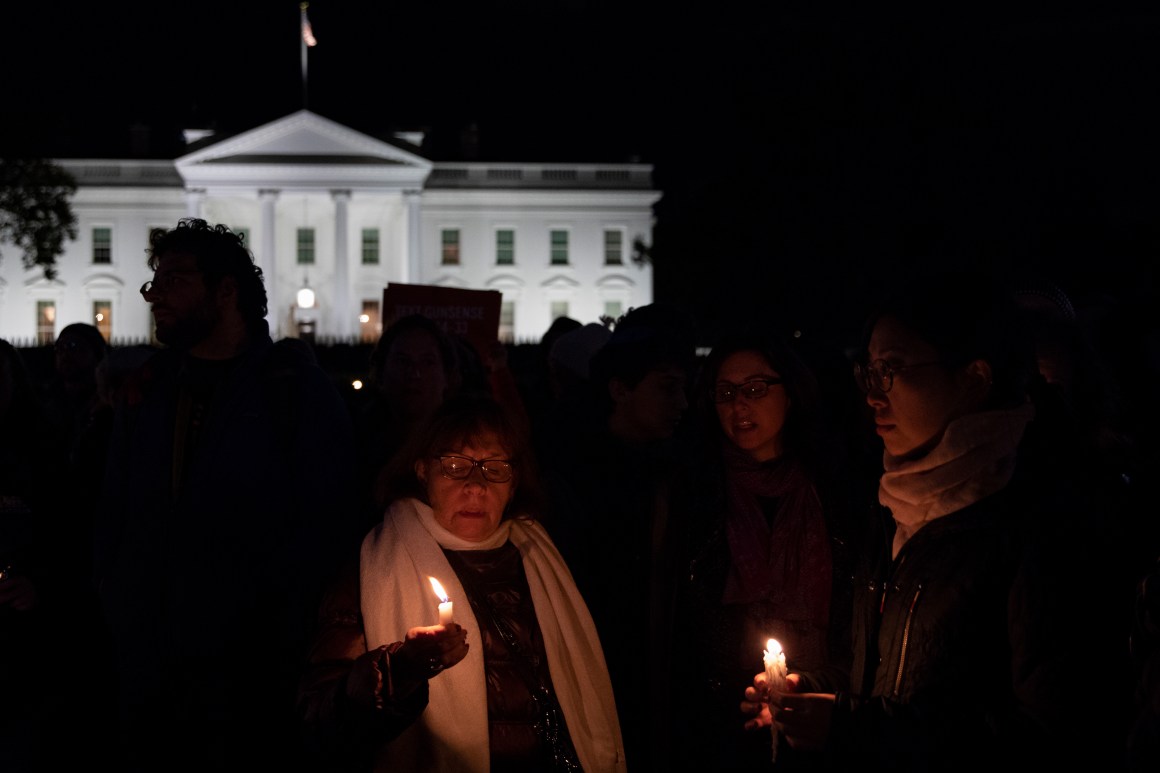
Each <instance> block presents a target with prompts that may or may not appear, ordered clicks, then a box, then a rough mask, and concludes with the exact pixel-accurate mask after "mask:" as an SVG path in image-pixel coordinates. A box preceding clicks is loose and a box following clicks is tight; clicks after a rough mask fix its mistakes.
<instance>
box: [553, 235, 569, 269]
mask: <svg viewBox="0 0 1160 773" xmlns="http://www.w3.org/2000/svg"><path fill="white" fill-rule="evenodd" d="M551 239H552V265H553V266H566V265H568V232H567V231H552V235H551Z"/></svg>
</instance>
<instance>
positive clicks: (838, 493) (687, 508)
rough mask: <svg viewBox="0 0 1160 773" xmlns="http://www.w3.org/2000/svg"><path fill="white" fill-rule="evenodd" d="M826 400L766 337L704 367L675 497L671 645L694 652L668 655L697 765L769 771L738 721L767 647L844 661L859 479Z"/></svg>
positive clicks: (790, 356) (731, 346)
mask: <svg viewBox="0 0 1160 773" xmlns="http://www.w3.org/2000/svg"><path fill="white" fill-rule="evenodd" d="M821 394H822V393H821V389H820V386H819V383H818V380H817V378H816V377H815V374H814V372H813V371H812V370H811V368H810V367H808V366H807V365H806V363H805V362H804V361H803V359H802V358H801V357H799V356H798V354H797V353H796V352H795V351H794V350H793V349H791V348H790V346H789V345H788V344H787V343H785V342H784V341H783V340H782V339H780V338H779V337H777V336H775V335H773V334H770V333H769V332H767V331H764V330H760V329H744V330H736V331H732V332H730V333H729V334H727V335H726V336H724V337H723V338H722V339H721V340H719V341H718V342H716V344H715V345H714V346H713V348H712V350H711V352H710V353H709V355H708V356H707V358H706V359H705V361H704V362H703V364H702V367H701V371H700V374H699V378H698V381H697V386H696V389H695V413H696V417H697V419H698V424H697V426H698V435H697V438H698V440H697V448H696V449H695V451H694V455H695V462H694V463H693V464H691V465H690V468H691V469H690V472H689V474H687V475H683V476H682V480H683V481H684V483H685V486H686V489H687V490H685V491H683V492H682V493H680V494H679V495H677V496H675V497H674V501H675V507H676V508H677V510H678V512H681V513H682V521H683V542H684V547H683V553H684V554H685V561H684V565H683V566H682V567H681V569H680V580H681V586H680V595H679V598H678V618H677V620H678V624H677V625H678V630H677V635H676V636H675V638H676V639H677V640H678V641H679V645H678V646H680V647H682V648H687V652H686V653H685V654H684V655H683V656H680V657H677V658H675V659H674V660H675V662H676V663H678V664H679V667H678V672H677V673H676V674H675V675H674V679H675V680H677V681H678V682H679V683H680V685H681V686H680V687H679V688H678V689H674V690H673V692H674V693H675V694H677V695H679V696H680V699H681V700H685V701H688V705H687V707H686V708H685V709H684V710H682V711H678V712H676V714H677V715H678V716H679V717H682V718H683V721H686V722H687V723H688V726H687V727H683V728H682V730H681V732H680V733H677V734H674V735H675V737H678V738H680V739H681V745H682V748H685V749H686V751H685V752H684V753H683V754H682V755H681V756H682V757H683V758H685V759H693V760H695V761H696V762H695V763H694V764H693V765H692V767H693V768H696V769H703V770H737V769H743V768H753V766H755V765H756V766H757V767H755V768H753V769H761V766H762V765H768V762H769V745H768V739H766V742H765V743H764V744H762V743H761V739H756V738H753V737H751V736H748V735H746V734H745V733H744V732H743V730H742V728H741V726H740V723H739V722H737V703H738V701H737V697H738V695H739V693H740V691H741V690H742V689H743V688H744V686H745V685H746V684H748V683H749V682H750V679H751V677H752V674H753V669H754V666H755V665H759V664H760V663H761V653H762V648H763V647H764V646H765V643H766V641H767V639H769V638H771V637H772V638H776V639H777V640H778V641H779V642H780V644H781V645H782V647H783V648H784V651H785V652H786V653H787V657H788V658H789V662H790V663H793V664H795V665H797V666H798V667H799V668H809V669H819V668H828V667H833V666H834V662H833V661H834V658H835V657H837V658H838V659H839V662H838V663H837V666H838V667H839V668H840V669H841V668H844V667H845V666H846V665H847V664H846V662H845V661H844V660H843V659H842V658H843V653H845V652H847V651H848V647H847V646H845V635H844V632H845V630H846V628H847V627H848V620H849V614H850V612H849V603H848V599H849V580H848V577H849V574H850V563H851V560H852V556H853V544H852V542H853V540H852V537H853V534H852V532H853V530H852V529H851V527H850V520H851V518H850V513H851V509H850V503H851V501H852V499H853V497H852V490H851V491H848V489H852V487H851V486H850V485H849V481H850V480H852V478H851V476H849V475H848V474H847V471H846V470H844V469H843V463H842V461H841V459H842V454H841V453H840V451H839V449H840V447H841V446H840V444H839V443H838V442H837V437H836V435H835V434H834V433H833V432H832V431H831V430H830V428H829V427H828V426H827V423H826V422H827V415H826V414H825V413H824V412H823V410H822V396H821ZM834 623H837V625H835V624H834ZM788 754H789V755H790V756H792V751H791V752H789V753H788ZM782 764H783V765H788V764H789V763H788V762H787V761H786V760H785V759H783V761H782Z"/></svg>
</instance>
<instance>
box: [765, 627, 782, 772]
mask: <svg viewBox="0 0 1160 773" xmlns="http://www.w3.org/2000/svg"><path fill="white" fill-rule="evenodd" d="M764 656H765V683H766V684H767V685H769V691H770V693H783V692H785V677H786V669H785V653H784V652H782V651H781V644H780V643H779V642H778V641H777V639H770V640H768V641H767V642H765V652H764ZM769 731H770V735H771V737H772V743H773V762H777V725H770V726H769Z"/></svg>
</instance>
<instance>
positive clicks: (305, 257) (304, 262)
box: [298, 228, 314, 266]
mask: <svg viewBox="0 0 1160 773" xmlns="http://www.w3.org/2000/svg"><path fill="white" fill-rule="evenodd" d="M298 265H300V266H312V265H314V229H313V228H299V229H298Z"/></svg>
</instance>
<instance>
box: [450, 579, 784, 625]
mask: <svg viewBox="0 0 1160 773" xmlns="http://www.w3.org/2000/svg"><path fill="white" fill-rule="evenodd" d="M427 579H428V580H430V581H431V587H432V588H433V589H434V590H435V595H436V596H438V597H439V625H447V624H448V623H452V622H454V619H453V618H452V611H451V599H450V598H448V597H447V591H445V590H443V585H442V584H440V582H439V581H438V580H436V579H435V578H434V577H428V578H427ZM771 641H772V640H771Z"/></svg>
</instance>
